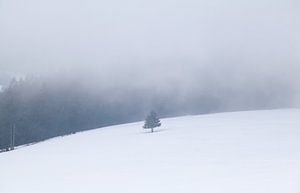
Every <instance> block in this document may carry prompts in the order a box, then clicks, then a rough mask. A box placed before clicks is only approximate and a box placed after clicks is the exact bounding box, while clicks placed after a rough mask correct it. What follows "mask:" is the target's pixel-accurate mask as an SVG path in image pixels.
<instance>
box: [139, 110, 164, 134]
mask: <svg viewBox="0 0 300 193" xmlns="http://www.w3.org/2000/svg"><path fill="white" fill-rule="evenodd" d="M160 126H161V123H160V120H159V118H157V115H156V113H155V112H154V111H151V112H150V114H149V115H148V116H147V117H146V120H145V124H144V126H143V128H144V129H151V132H152V133H153V129H154V128H155V127H160Z"/></svg>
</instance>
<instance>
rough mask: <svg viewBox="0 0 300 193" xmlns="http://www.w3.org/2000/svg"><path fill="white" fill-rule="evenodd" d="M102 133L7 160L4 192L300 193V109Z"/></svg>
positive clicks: (1, 176) (58, 141)
mask: <svg viewBox="0 0 300 193" xmlns="http://www.w3.org/2000/svg"><path fill="white" fill-rule="evenodd" d="M162 123H163V126H162V127H161V128H160V129H159V130H158V132H155V133H146V132H145V131H143V130H142V129H141V126H142V123H141V122H140V123H133V124H126V125H118V126H113V127H107V128H102V129H98V130H93V131H88V132H83V133H79V134H76V135H72V136H67V137H59V138H55V139H52V140H48V141H46V142H42V143H39V144H36V145H32V146H28V147H24V148H20V149H17V150H16V151H12V152H8V153H2V154H0V193H150V192H151V193H299V192H300V110H299V109H287V110H272V111H249V112H236V113H221V114H211V115H201V116H187V117H179V118H171V119H165V120H162Z"/></svg>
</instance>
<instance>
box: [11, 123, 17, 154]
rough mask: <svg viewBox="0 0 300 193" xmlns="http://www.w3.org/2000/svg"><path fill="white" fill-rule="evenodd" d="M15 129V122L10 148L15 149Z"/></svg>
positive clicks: (12, 128)
mask: <svg viewBox="0 0 300 193" xmlns="http://www.w3.org/2000/svg"><path fill="white" fill-rule="evenodd" d="M15 131H16V126H15V124H13V125H12V127H11V139H10V140H11V141H10V150H14V149H15Z"/></svg>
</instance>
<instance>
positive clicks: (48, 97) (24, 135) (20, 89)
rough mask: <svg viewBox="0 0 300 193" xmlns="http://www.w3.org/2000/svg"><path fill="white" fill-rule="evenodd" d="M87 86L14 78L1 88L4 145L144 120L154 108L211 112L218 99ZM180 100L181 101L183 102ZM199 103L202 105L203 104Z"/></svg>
mask: <svg viewBox="0 0 300 193" xmlns="http://www.w3.org/2000/svg"><path fill="white" fill-rule="evenodd" d="M94 85H95V86H94V87H93V86H91V87H90V88H88V89H87V88H86V87H85V86H83V85H81V84H80V83H78V82H73V81H68V80H61V79H60V80H50V81H49V80H44V79H42V78H36V77H35V78H24V79H20V80H15V79H13V80H12V81H11V83H10V84H9V85H8V86H7V87H6V88H5V89H4V90H2V91H1V92H0V149H1V150H3V149H4V150H7V149H8V148H9V147H10V146H11V135H12V134H11V128H12V126H15V143H14V145H15V146H20V145H24V144H30V143H36V142H39V141H44V140H46V139H49V138H53V137H57V136H63V135H68V134H72V133H76V132H78V131H85V130H90V129H95V128H101V127H105V126H111V125H116V124H123V123H128V122H134V121H141V120H143V119H144V118H145V116H146V114H147V113H149V111H150V110H155V111H156V112H157V113H158V114H159V116H160V117H169V116H177V115H184V114H199V113H208V112H211V111H214V110H216V109H218V105H219V104H218V100H216V99H215V98H213V97H208V96H199V97H197V98H195V100H194V101H192V102H193V105H190V103H191V101H190V100H187V101H182V100H179V99H178V98H177V97H176V95H174V93H173V94H172V93H171V92H169V94H161V93H160V92H159V91H156V90H153V88H151V89H150V88H149V89H132V88H122V87H116V88H114V89H109V90H105V89H99V88H98V87H97V86H96V84H94ZM179 101H180V102H179ZM200 107H201V108H200Z"/></svg>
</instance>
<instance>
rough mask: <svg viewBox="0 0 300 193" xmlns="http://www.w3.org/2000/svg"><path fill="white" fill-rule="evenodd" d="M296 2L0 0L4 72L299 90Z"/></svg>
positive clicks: (299, 12) (299, 29) (298, 13)
mask: <svg viewBox="0 0 300 193" xmlns="http://www.w3.org/2000/svg"><path fill="white" fill-rule="evenodd" d="M299 2H300V1H299V0H251V1H248V0H227V1H224V0H110V1H97V0H48V1H44V0H26V1H24V0H0V71H2V72H12V73H15V74H50V75H51V74H57V72H59V73H64V74H66V75H67V76H73V77H74V78H76V77H79V76H81V77H82V76H86V77H88V78H91V77H93V79H94V80H99V81H101V82H102V84H111V83H112V82H113V83H118V82H120V83H124V82H126V83H129V84H137V85H145V84H147V85H149V84H157V83H159V84H161V85H165V86H170V85H176V86H181V87H182V88H184V89H186V90H189V89H190V90H194V89H195V88H196V87H197V89H199V88H202V87H208V86H212V87H222V88H223V87H225V88H232V89H239V88H241V92H244V91H246V90H247V89H246V88H247V87H249V88H255V87H261V86H262V85H264V86H266V89H268V86H269V84H274V85H275V86H274V85H273V86H274V87H276V84H278V86H281V87H282V88H283V89H284V88H286V87H288V88H289V89H290V90H294V91H295V93H297V92H298V90H299V86H298V85H299V78H298V76H299V72H300V54H299V53H300V37H299V36H300V35H299V34H300V3H299ZM252 91H253V89H252Z"/></svg>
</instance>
